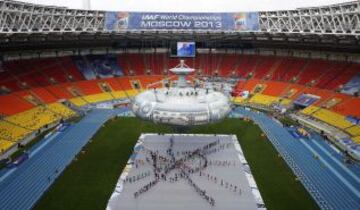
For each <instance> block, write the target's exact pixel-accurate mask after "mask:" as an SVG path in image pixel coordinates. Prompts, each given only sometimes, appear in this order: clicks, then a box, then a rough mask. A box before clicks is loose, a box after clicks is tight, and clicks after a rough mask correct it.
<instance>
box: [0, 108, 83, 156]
mask: <svg viewBox="0 0 360 210" xmlns="http://www.w3.org/2000/svg"><path fill="white" fill-rule="evenodd" d="M74 115H76V113H75V112H74V111H72V110H70V109H69V108H67V107H66V106H64V105H62V104H60V103H53V104H49V105H44V106H38V107H35V108H32V109H30V110H27V111H25V112H21V113H18V114H15V115H12V116H10V117H6V118H5V119H4V120H1V121H0V150H2V151H5V150H6V149H8V148H9V147H11V146H12V145H13V144H14V143H16V142H17V141H19V140H21V139H23V138H25V137H26V136H28V135H29V134H31V133H33V132H36V131H37V130H38V129H40V128H42V127H44V126H46V125H49V124H52V123H54V122H57V121H59V120H61V119H68V118H70V117H72V116H74Z"/></svg>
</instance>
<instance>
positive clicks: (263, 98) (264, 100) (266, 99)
mask: <svg viewBox="0 0 360 210" xmlns="http://www.w3.org/2000/svg"><path fill="white" fill-rule="evenodd" d="M279 101H280V98H279V97H275V96H268V95H263V94H255V95H254V96H253V97H251V99H250V100H249V102H250V103H256V104H263V105H267V106H269V105H271V104H272V103H275V102H279Z"/></svg>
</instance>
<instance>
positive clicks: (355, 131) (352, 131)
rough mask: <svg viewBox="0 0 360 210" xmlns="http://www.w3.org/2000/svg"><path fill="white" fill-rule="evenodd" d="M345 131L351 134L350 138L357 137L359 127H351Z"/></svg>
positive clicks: (359, 130)
mask: <svg viewBox="0 0 360 210" xmlns="http://www.w3.org/2000/svg"><path fill="white" fill-rule="evenodd" d="M345 131H346V132H348V133H349V134H351V135H352V136H359V135H360V125H353V126H352V127H350V128H347V129H345Z"/></svg>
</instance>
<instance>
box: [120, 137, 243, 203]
mask: <svg viewBox="0 0 360 210" xmlns="http://www.w3.org/2000/svg"><path fill="white" fill-rule="evenodd" d="M169 142H170V145H169V147H168V149H167V150H166V155H165V156H166V157H165V156H162V155H160V153H159V151H152V150H150V149H146V148H145V147H144V148H143V149H144V151H145V154H147V156H146V162H147V163H148V164H150V165H151V170H152V172H153V174H154V179H153V180H151V181H149V182H148V183H147V184H146V185H144V186H143V187H141V188H140V189H139V190H137V191H136V192H135V193H134V197H135V198H137V197H139V196H140V195H141V194H143V193H145V192H148V191H149V190H150V189H151V188H152V187H154V186H155V185H156V184H158V183H159V182H160V181H169V182H170V183H174V182H177V181H179V180H180V179H186V180H187V182H188V184H189V185H190V186H192V187H193V188H194V189H195V191H196V192H197V193H198V194H199V196H201V197H202V198H203V199H204V200H206V201H207V202H208V203H209V204H210V205H211V206H214V205H215V199H214V198H213V197H211V196H210V195H208V194H207V193H206V191H205V190H203V189H201V188H200V187H199V186H198V185H197V184H196V183H195V182H194V181H193V180H192V178H191V175H193V174H197V175H199V176H200V177H207V178H208V180H209V181H213V182H214V183H218V184H219V185H221V186H223V187H225V188H228V189H230V190H232V191H233V192H237V193H240V194H241V190H240V188H239V187H238V186H236V185H234V184H231V183H229V182H226V181H224V180H223V179H220V178H218V177H216V176H212V175H210V174H208V173H205V172H204V169H206V168H207V167H208V166H209V165H214V166H227V167H229V166H232V165H234V166H235V164H236V163H235V161H228V160H208V159H207V157H206V155H208V154H212V153H215V152H219V151H221V150H224V149H226V148H229V147H230V146H231V145H232V144H231V143H223V144H221V143H220V139H217V140H216V141H213V142H211V143H208V144H206V145H204V146H202V147H200V148H197V149H195V150H189V151H181V152H180V151H177V152H174V150H173V147H174V137H170V139H169ZM176 156H182V157H181V158H178V159H177V158H176ZM194 162H196V164H190V163H194ZM134 164H135V166H136V168H138V167H139V166H142V165H144V164H145V161H144V160H134ZM151 170H150V171H151ZM150 171H147V172H143V173H141V174H138V175H137V176H133V177H131V178H127V179H126V182H130V183H132V182H136V181H138V180H141V179H142V178H144V177H148V176H150V174H151V172H150Z"/></svg>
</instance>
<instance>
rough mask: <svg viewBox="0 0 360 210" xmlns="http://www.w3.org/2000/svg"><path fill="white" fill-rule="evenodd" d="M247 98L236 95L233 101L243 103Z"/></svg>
mask: <svg viewBox="0 0 360 210" xmlns="http://www.w3.org/2000/svg"><path fill="white" fill-rule="evenodd" d="M245 100H246V99H245V98H243V97H234V98H233V102H234V103H236V104H241V103H243V102H244V101H245Z"/></svg>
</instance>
